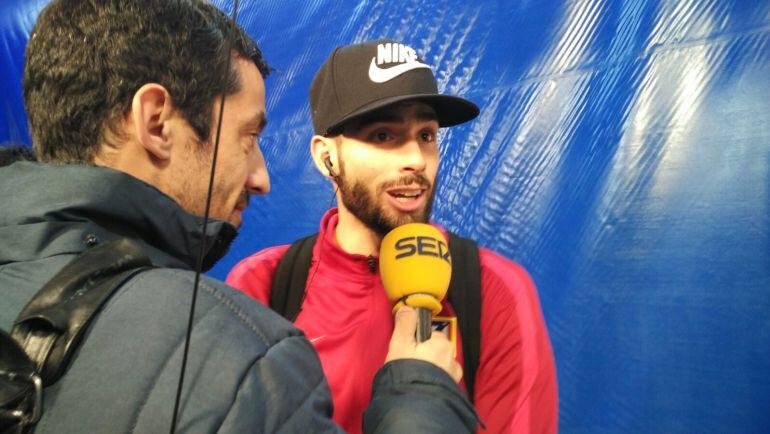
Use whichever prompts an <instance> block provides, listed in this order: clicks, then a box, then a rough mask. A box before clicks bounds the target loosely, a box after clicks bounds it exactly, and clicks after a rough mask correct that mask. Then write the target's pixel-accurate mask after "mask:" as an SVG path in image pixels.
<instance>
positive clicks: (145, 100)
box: [131, 83, 174, 160]
mask: <svg viewBox="0 0 770 434" xmlns="http://www.w3.org/2000/svg"><path fill="white" fill-rule="evenodd" d="M173 113H174V106H173V104H172V101H171V95H170V94H169V93H168V91H167V90H166V88H164V87H163V86H161V85H160V84H157V83H148V84H145V85H144V86H142V87H140V88H139V90H137V91H136V93H135V94H134V99H133V100H132V101H131V118H132V120H133V127H134V134H135V135H136V139H137V141H138V142H139V143H140V144H141V145H142V147H143V148H144V149H145V150H146V151H147V152H148V153H149V154H151V155H152V156H153V157H154V158H157V159H159V160H168V159H169V158H170V157H171V138H170V131H169V130H170V125H169V124H168V121H169V119H170V118H171V117H172V115H173Z"/></svg>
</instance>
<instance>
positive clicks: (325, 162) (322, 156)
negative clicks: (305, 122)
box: [310, 135, 339, 179]
mask: <svg viewBox="0 0 770 434" xmlns="http://www.w3.org/2000/svg"><path fill="white" fill-rule="evenodd" d="M310 155H311V156H312V157H313V163H315V167H316V169H318V171H319V172H321V174H322V175H323V176H325V177H327V178H330V179H334V178H336V177H337V174H338V172H336V171H334V170H335V169H334V168H337V167H339V163H338V161H339V160H338V158H337V142H336V141H335V140H334V139H333V138H330V137H326V136H320V135H315V136H313V138H312V139H310ZM330 167H331V168H332V169H331V170H330ZM337 170H338V169H337Z"/></svg>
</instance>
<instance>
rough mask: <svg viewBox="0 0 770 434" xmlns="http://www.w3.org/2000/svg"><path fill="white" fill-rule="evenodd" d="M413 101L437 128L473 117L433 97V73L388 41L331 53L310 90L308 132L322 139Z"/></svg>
mask: <svg viewBox="0 0 770 434" xmlns="http://www.w3.org/2000/svg"><path fill="white" fill-rule="evenodd" d="M413 100H416V101H420V102H423V103H425V104H427V105H429V106H431V107H432V108H433V110H435V111H436V115H437V116H438V123H439V126H440V127H451V126H452V125H457V124H461V123H463V122H468V121H470V120H472V119H474V118H475V117H476V116H478V115H479V108H478V107H477V106H476V104H474V103H472V102H470V101H468V100H466V99H463V98H460V97H456V96H451V95H442V94H439V93H438V87H437V86H436V79H435V77H434V76H433V71H432V70H431V69H430V67H429V66H428V65H426V64H425V63H423V61H422V59H420V58H419V57H418V56H417V53H416V52H415V51H414V49H412V48H411V47H408V46H406V45H404V44H401V43H399V42H396V41H393V40H388V39H381V40H376V41H368V42H364V43H361V44H354V45H345V46H342V47H337V48H336V49H335V50H334V51H333V52H332V54H331V55H330V56H329V58H328V59H326V61H325V62H324V63H323V65H321V69H319V70H318V72H317V73H316V75H315V77H313V82H312V84H311V85H310V114H311V117H312V118H313V129H314V130H315V133H316V134H320V135H327V134H329V133H330V132H332V131H334V130H335V129H336V128H338V127H340V126H341V125H342V124H344V123H345V122H347V121H349V120H351V119H354V118H356V117H358V116H361V115H363V114H366V113H370V112H372V111H374V110H377V109H380V108H382V107H385V106H388V105H390V104H394V103H398V102H401V101H413Z"/></svg>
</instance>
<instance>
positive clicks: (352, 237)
mask: <svg viewBox="0 0 770 434" xmlns="http://www.w3.org/2000/svg"><path fill="white" fill-rule="evenodd" d="M334 238H335V240H337V244H338V245H339V246H340V248H341V249H342V250H344V251H345V252H347V253H350V254H357V255H364V256H369V255H372V256H379V255H380V243H381V242H382V237H381V236H380V235H379V234H377V233H376V232H374V231H373V230H371V229H370V228H369V227H368V226H366V225H365V224H364V223H363V222H362V221H361V220H359V219H358V218H357V217H356V216H354V215H353V214H351V213H350V211H348V210H347V209H345V208H344V207H342V206H341V207H340V208H339V221H338V222H337V227H336V228H335V230H334Z"/></svg>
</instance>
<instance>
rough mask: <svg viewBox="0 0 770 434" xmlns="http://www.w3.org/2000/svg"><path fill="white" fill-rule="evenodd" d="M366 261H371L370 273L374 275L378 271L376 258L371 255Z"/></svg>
mask: <svg viewBox="0 0 770 434" xmlns="http://www.w3.org/2000/svg"><path fill="white" fill-rule="evenodd" d="M366 259H367V260H368V261H369V271H371V272H372V274H374V272H375V270H376V269H377V262H376V261H375V260H374V256H372V255H369V257H368V258H366Z"/></svg>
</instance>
